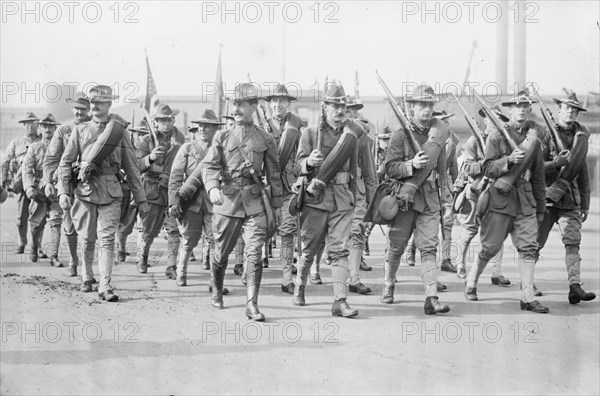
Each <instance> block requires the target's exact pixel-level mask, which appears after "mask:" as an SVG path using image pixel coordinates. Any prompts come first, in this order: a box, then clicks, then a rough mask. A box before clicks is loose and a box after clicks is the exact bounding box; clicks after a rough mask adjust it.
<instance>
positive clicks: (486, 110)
mask: <svg viewBox="0 0 600 396" xmlns="http://www.w3.org/2000/svg"><path fill="white" fill-rule="evenodd" d="M471 92H472V93H473V95H474V96H475V99H477V101H478V102H479V104H480V105H481V107H482V108H483V112H484V113H485V115H486V117H488V118H489V119H490V121H492V124H494V126H495V127H496V129H498V131H499V132H500V133H501V134H502V136H504V139H505V140H506V143H507V144H508V146H509V148H510V150H511V151H514V150H516V149H518V148H519V146H518V145H517V143H515V141H514V140H513V138H512V137H511V136H510V134H509V133H508V126H507V125H506V123H504V122H502V120H500V118H498V116H497V115H496V113H494V112H493V111H492V109H490V107H489V106H488V105H487V103H485V100H484V99H483V98H482V97H481V95H479V94H478V93H477V92H475V90H474V89H471Z"/></svg>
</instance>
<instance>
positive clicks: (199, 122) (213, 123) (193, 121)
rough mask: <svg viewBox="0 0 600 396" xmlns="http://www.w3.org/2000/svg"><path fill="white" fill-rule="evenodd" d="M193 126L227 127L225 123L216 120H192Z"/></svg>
mask: <svg viewBox="0 0 600 396" xmlns="http://www.w3.org/2000/svg"><path fill="white" fill-rule="evenodd" d="M190 122H191V123H192V124H207V125H225V123H224V122H219V121H216V120H209V119H202V118H201V119H199V120H192V121H190Z"/></svg>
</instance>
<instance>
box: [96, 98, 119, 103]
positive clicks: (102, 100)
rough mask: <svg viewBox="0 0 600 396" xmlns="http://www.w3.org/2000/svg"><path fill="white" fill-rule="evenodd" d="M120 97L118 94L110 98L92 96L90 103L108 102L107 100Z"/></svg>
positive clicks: (112, 100) (110, 100) (111, 100)
mask: <svg viewBox="0 0 600 396" xmlns="http://www.w3.org/2000/svg"><path fill="white" fill-rule="evenodd" d="M117 99H119V97H118V96H111V97H110V98H107V97H104V98H101V97H98V98H90V103H95V102H98V103H107V102H114V101H115V100H117Z"/></svg>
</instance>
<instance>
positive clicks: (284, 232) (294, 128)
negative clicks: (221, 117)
mask: <svg viewBox="0 0 600 396" xmlns="http://www.w3.org/2000/svg"><path fill="white" fill-rule="evenodd" d="M265 99H266V100H267V101H268V102H269V105H270V106H271V109H272V110H273V118H272V119H270V120H269V123H270V125H271V129H272V132H273V138H274V139H275V144H276V145H277V154H278V156H279V169H281V182H282V184H283V206H282V208H281V221H282V222H281V226H280V227H279V235H280V236H281V254H280V256H281V267H282V269H283V281H282V283H281V291H282V292H284V293H291V294H293V293H294V282H293V280H292V266H293V261H294V236H295V235H297V228H298V225H297V222H296V216H293V215H292V214H290V212H289V209H288V207H289V204H290V201H291V199H292V197H293V194H292V186H293V185H294V183H296V175H295V172H294V160H295V158H294V157H295V155H296V152H297V150H298V142H299V141H300V129H301V128H302V120H301V119H300V117H298V116H297V115H296V114H294V113H292V112H290V111H289V107H290V103H291V102H292V101H294V100H296V98H295V97H293V96H292V95H290V94H289V93H288V90H287V89H286V87H285V85H282V84H279V85H277V86H275V88H274V90H273V92H272V93H271V94H270V95H269V96H267V97H266V98H265Z"/></svg>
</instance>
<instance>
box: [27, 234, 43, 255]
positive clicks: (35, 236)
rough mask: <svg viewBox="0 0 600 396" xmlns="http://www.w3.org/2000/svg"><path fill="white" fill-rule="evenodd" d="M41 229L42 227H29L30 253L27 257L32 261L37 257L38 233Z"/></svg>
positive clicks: (38, 246)
mask: <svg viewBox="0 0 600 396" xmlns="http://www.w3.org/2000/svg"><path fill="white" fill-rule="evenodd" d="M42 230H43V228H42V227H36V228H33V227H32V228H31V254H30V255H29V259H30V260H31V261H33V262H34V263H35V262H37V261H38V257H39V256H38V254H39V248H40V245H39V244H40V233H41V231H42Z"/></svg>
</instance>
